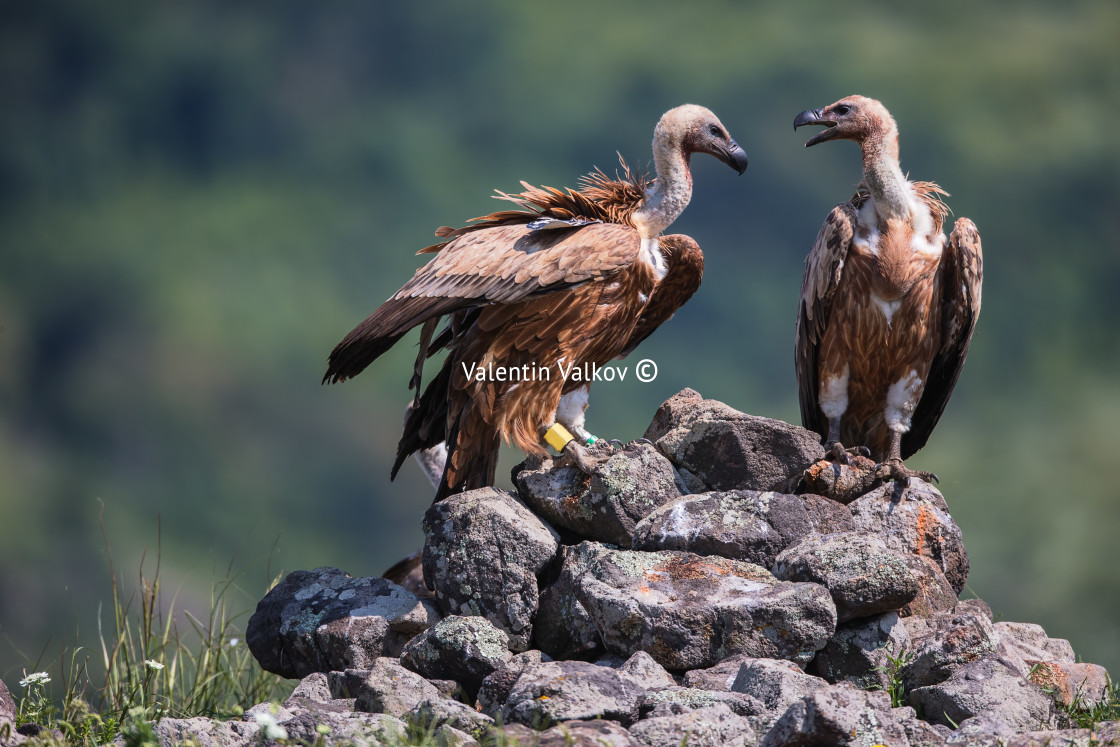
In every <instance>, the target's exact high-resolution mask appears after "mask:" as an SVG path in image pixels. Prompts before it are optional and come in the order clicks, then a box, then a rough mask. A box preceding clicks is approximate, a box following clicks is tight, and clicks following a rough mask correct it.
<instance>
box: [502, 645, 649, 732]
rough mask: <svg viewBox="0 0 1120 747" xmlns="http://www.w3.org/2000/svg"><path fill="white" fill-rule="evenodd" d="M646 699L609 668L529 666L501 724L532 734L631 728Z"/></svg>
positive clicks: (555, 664) (560, 664)
mask: <svg viewBox="0 0 1120 747" xmlns="http://www.w3.org/2000/svg"><path fill="white" fill-rule="evenodd" d="M644 694H645V690H644V689H643V688H641V687H640V686H638V685H637V684H635V682H634V681H633V680H632V679H631V678H630V677H626V676H624V675H622V674H619V672H618V671H617V670H615V669H611V668H610V667H600V666H596V665H594V664H591V663H589V662H585V661H554V662H542V663H540V664H530V665H528V666H526V667H525V668H524V669H523V670H522V672H521V675H520V676H519V677H518V678H517V681H516V682H514V685H513V688H512V689H511V690H510V693H509V697H508V698H507V699H506V702H505V705H504V706H502V711H501V713H502V721H503V722H505V723H509V722H516V723H519V724H525V725H526V726H531V727H533V728H535V729H540V728H544V727H547V726H550V725H553V724H558V723H561V722H563V721H580V720H584V719H598V718H601V719H608V720H610V721H618V722H620V723H622V724H623V725H629V724H631V723H633V722H634V721H636V720H637V718H638V702H639V701H640V700H641V697H642V696H643V695H644Z"/></svg>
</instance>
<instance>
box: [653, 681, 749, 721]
mask: <svg viewBox="0 0 1120 747" xmlns="http://www.w3.org/2000/svg"><path fill="white" fill-rule="evenodd" d="M715 705H723V706H726V707H728V708H730V709H731V711H732V712H733V713H735V714H736V715H739V716H757V715H759V714H761V713H763V712H765V706H763V704H762V703H760V702H759V701H758V700H757V699H756V698H754V697H752V696H750V695H747V694H746V693H734V692H730V691H728V690H700V689H697V688H694V687H667V688H664V689H662V690H657V691H656V692H650V693H646V694H645V696H644V697H643V698H642V700H641V702H640V703H639V704H638V711H639V713H640V714H641V716H642V718H645V717H647V716H650V715H654V716H661V715H666V714H680V713H688V712H690V711H698V710H701V709H704V708H710V707H712V706H715Z"/></svg>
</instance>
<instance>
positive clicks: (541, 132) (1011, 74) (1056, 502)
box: [0, 0, 1120, 685]
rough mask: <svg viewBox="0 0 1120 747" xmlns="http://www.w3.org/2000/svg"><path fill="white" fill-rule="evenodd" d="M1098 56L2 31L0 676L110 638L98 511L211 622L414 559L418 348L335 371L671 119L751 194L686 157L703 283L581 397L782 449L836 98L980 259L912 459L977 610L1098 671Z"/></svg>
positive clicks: (364, 16) (564, 38)
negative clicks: (703, 119)
mask: <svg viewBox="0 0 1120 747" xmlns="http://www.w3.org/2000/svg"><path fill="white" fill-rule="evenodd" d="M1118 40H1120V4H1117V3H1115V2H1111V1H1102V2H1096V3H1079V2H1066V3H1060V4H1058V3H1043V2H1035V3H1029V2H1016V3H972V2H942V3H936V4H921V5H919V4H900V3H887V2H846V3H823V2H822V3H785V2H781V3H778V2H775V3H750V4H747V3H732V2H722V3H721V2H703V1H701V2H693V3H655V2H648V1H647V2H594V3H592V2H582V1H572V0H569V2H566V3H552V4H544V3H525V2H513V1H512V0H506V1H494V2H484V3H457V2H452V1H451V0H429V1H428V2H424V3H414V4H408V3H392V4H390V3H308V2H271V3H236V4H234V3H223V2H217V0H214V1H212V2H194V3H174V4H173V3H150V2H140V1H139V0H132V1H128V2H116V3H78V2H73V3H59V2H15V1H14V0H13V1H8V2H3V3H2V4H0V325H2V326H0V635H2V636H3V638H4V639H5V642H4V643H3V645H0V675H2V676H3V677H4V678H5V679H6V681H7V682H8V683H9V685H11V684H13V678H14V677H15V676H16V675H17V674H18V673H19V669H20V667H21V666H22V665H23V663H24V658H23V657H24V656H29V657H31V658H32V659H35V658H36V657H37V656H39V655H40V654H41V653H43V652H45V655H46V656H48V657H49V656H51V655H53V654H54V653H55V652H56V651H57V650H60V649H61V647H62V645H63V644H64V643H66V642H68V641H71V642H72V641H73V639H74V636H75V630H77V631H79V632H78V634H77V636H78V642H79V643H83V644H85V645H90V644H92V642H93V641H94V640H95V637H96V630H97V628H96V625H97V618H98V605H99V604H100V603H103V602H107V601H108V599H109V594H110V592H109V584H108V574H107V571H106V564H107V557H106V551H105V548H104V545H103V543H102V538H101V531H100V529H99V526H98V516H99V511H100V510H101V507H102V506H103V507H104V524H105V531H106V534H107V536H108V540H109V543H110V544H111V546H112V551H113V556H114V560H115V562H116V565H117V568H118V570H120V571H122V572H124V573H125V577H126V581H127V582H128V583H134V582H135V580H136V569H137V568H138V567H139V563H140V559H141V557H142V556H143V554H144V553H145V551H146V552H147V560H146V563H147V568H148V569H149V570H150V569H151V568H152V567H153V564H154V559H155V558H156V556H157V554H158V556H159V558H160V560H161V562H162V574H163V577H164V588H165V589H169V590H170V591H172V592H177V593H178V604H179V605H180V606H186V607H188V608H191V609H195V610H196V611H199V612H204V610H205V607H206V605H207V603H208V593H209V585H210V582H211V580H212V579H213V578H214V577H215V575H218V576H220V575H222V574H223V573H224V572H225V569H226V567H227V566H229V565H231V564H232V565H233V567H235V568H236V569H238V570H240V571H243V572H244V575H243V577H242V579H241V584H242V586H243V588H244V589H245V594H246V601H245V604H246V608H249V607H251V605H252V604H253V603H255V601H256V599H258V598H259V596H260V595H261V594H262V593H263V590H264V588H265V585H266V583H267V582H268V581H269V580H270V579H271V578H272V577H274V576H275V575H276V574H277V573H278V572H279V571H280V570H285V571H290V570H294V569H298V568H311V567H315V566H320V565H334V566H338V567H341V568H344V569H346V570H347V571H349V572H350V573H352V574H355V575H369V574H375V573H380V572H381V571H382V570H384V569H385V568H386V567H387V566H389V565H390V564H391V563H393V562H394V561H396V560H397V559H399V558H400V557H402V556H403V555H405V554H406V553H408V552H410V551H412V550H414V549H416V548H417V547H419V546H420V544H421V542H422V535H421V532H420V527H419V525H420V517H421V515H422V514H423V511H424V509H425V508H426V506H427V504H428V502H429V500H430V497H431V494H432V490H431V488H430V487H429V486H428V485H427V483H426V481H424V479H423V478H422V476H421V475H420V473H419V470H418V469H417V468H416V467H415V465H413V464H406V465H405V468H404V469H403V470H402V473H401V476H400V477H399V478H398V480H397V481H396V482H395V483H390V482H389V479H388V470H389V465H390V464H391V461H392V456H393V451H394V447H395V443H396V439H397V436H398V435H399V424H400V416H401V412H402V409H403V407H404V404H405V402H406V401H407V399H408V393H407V391H406V389H405V384H406V382H407V380H408V376H409V371H410V365H411V361H412V356H413V348H412V344H413V343H414V342H415V338H414V337H410V338H408V340H407V344H405V343H402V344H401V345H400V346H399V350H394V351H393V352H392V353H391V354H390V355H387V356H386V357H385V358H384V359H383V360H380V361H378V362H377V364H376V365H374V366H373V367H372V368H371V369H370V370H368V371H367V372H366V373H365V374H363V375H362V376H361V377H359V378H358V379H356V380H354V381H352V382H349V383H347V384H345V385H342V386H335V387H322V386H320V385H319V380H320V377H321V376H322V373H323V371H324V366H325V362H326V356H327V353H328V352H329V351H330V349H331V348H332V347H333V345H334V344H335V343H336V342H337V341H338V340H339V339H340V338H341V337H342V336H343V335H344V334H345V333H346V332H347V331H349V330H350V328H351V327H352V326H353V325H354V324H356V323H357V322H358V321H360V320H361V319H363V318H364V317H365V316H366V315H367V314H368V313H369V312H370V311H372V310H373V309H374V308H375V307H376V306H377V305H378V304H379V303H380V302H381V301H382V300H383V299H384V298H386V297H387V296H388V295H389V294H390V293H392V292H393V291H394V290H395V289H396V288H397V287H398V286H399V285H400V284H402V283H403V282H404V281H405V280H406V279H407V278H408V277H410V275H411V273H412V271H413V269H414V268H415V267H416V266H418V265H419V263H420V262H421V261H422V259H421V258H417V257H415V256H414V255H413V253H414V252H415V250H417V249H419V248H420V247H423V246H427V245H428V244H430V243H432V242H433V241H434V240H435V239H434V238H433V231H434V230H435V228H436V227H438V226H440V225H443V224H450V225H458V224H461V223H462V222H463V221H464V220H465V219H467V218H470V217H472V216H475V215H480V214H483V213H486V212H489V211H490V210H492V209H494V208H496V207H497V206H498V203H495V202H494V201H493V200H491V199H490V196H489V195H490V194H491V190H492V189H494V188H499V189H504V190H513V189H517V187H518V182H519V180H521V179H526V180H529V181H531V182H533V183H536V184H550V185H555V186H564V185H574V184H575V182H576V180H577V178H578V177H579V176H580V175H581V174H583V173H585V172H586V171H588V170H590V169H591V168H592V167H593V166H596V165H597V166H600V167H603V168H604V169H606V170H607V171H612V170H613V169H614V166H615V158H616V157H615V151H616V150H618V151H621V153H622V154H623V155H624V156H626V157H627V159H628V160H629V161H630V162H631V163H635V164H639V165H642V166H646V165H648V164H649V161H650V150H649V143H650V139H651V134H652V130H653V125H654V123H655V121H656V120H657V117H658V116H659V115H660V114H661V113H662V112H663V111H665V110H666V109H668V108H670V107H672V106H675V105H677V104H680V103H685V102H694V103H701V104H704V105H706V106H708V107H710V108H711V109H713V110H714V111H715V112H716V113H717V114H718V115H719V116H720V117H721V119H722V120H723V122H724V124H726V125H727V126H728V128H729V129H730V130H731V132H732V134H733V135H734V136H735V137H736V138H737V139H738V140H739V142H740V143H742V144H743V145H744V147H745V148H746V150H747V151H748V153H749V154H750V157H751V166H750V169H749V170H748V171H747V173H746V174H745V175H744V176H742V177H735V175H734V174H733V173H731V172H730V171H729V170H728V169H727V168H726V167H725V166H723V165H722V164H719V163H717V162H716V161H715V160H714V159H710V158H704V157H697V158H696V159H695V163H694V166H695V178H696V192H695V196H694V198H693V203H692V205H691V206H690V207H689V209H688V210H687V211H686V212H685V214H684V216H683V217H682V218H681V219H680V220H679V221H678V222H677V224H676V226H675V227H674V230H679V231H681V232H684V233H688V234H691V235H692V236H693V237H695V238H696V239H697V240H698V241H699V242H700V244H701V246H702V247H703V248H704V250H705V252H706V255H707V277H706V279H705V282H704V287H703V289H702V290H701V292H700V293H699V294H698V295H697V296H696V297H695V298H694V299H693V300H692V302H691V303H690V304H689V305H688V306H687V307H685V308H684V309H683V310H682V311H681V312H680V313H679V314H678V315H677V317H676V318H675V319H674V320H673V321H672V322H671V323H670V324H668V325H666V326H665V327H664V328H663V329H662V330H661V331H659V332H658V333H657V334H656V335H655V336H654V337H653V338H651V339H650V340H649V341H648V342H647V343H646V344H645V345H644V346H643V348H642V350H641V351H640V353H639V355H637V356H636V358H640V357H648V358H652V359H654V360H656V361H657V362H658V364H659V366H660V372H661V373H660V376H659V378H658V379H657V380H656V381H655V382H653V383H650V384H640V383H636V382H633V381H629V382H627V383H624V384H617V383H616V384H600V385H598V386H597V387H596V388H595V390H594V391H593V393H592V404H593V407H592V409H591V411H590V417H589V426H590V427H591V429H592V430H593V431H594V432H596V433H598V434H600V435H603V436H607V437H621V438H624V439H625V438H634V437H636V436H638V435H640V434H641V433H642V431H643V430H644V428H645V426H646V424H647V423H648V422H649V419H650V417H651V416H652V414H653V412H654V410H655V409H656V408H657V406H658V404H659V403H660V402H661V401H663V400H664V399H666V398H667V397H669V396H670V395H672V394H673V393H674V392H676V391H677V390H679V389H680V388H682V387H684V386H691V387H693V388H695V389H698V390H699V391H700V392H702V393H703V394H704V395H706V396H708V397H714V398H718V399H721V400H723V401H726V402H728V403H729V404H731V405H733V406H735V407H737V408H739V409H741V410H744V411H747V412H750V413H755V414H759V415H767V416H772V417H778V418H784V419H787V420H793V421H795V422H796V421H797V419H798V410H797V396H796V385H795V382H794V374H793V365H792V356H793V331H794V312H795V308H796V303H797V297H798V289H799V285H800V280H801V269H802V262H803V259H804V256H805V254H806V252H807V251H808V249H809V247H810V245H811V243H812V241H813V238H814V236H815V235H816V231H817V228H818V227H819V225H820V223H821V221H822V220H823V218H824V216H825V215H826V213H827V212H828V210H829V209H830V208H831V207H832V205H834V204H835V203H836V202H839V201H840V200H842V199H846V198H847V197H848V196H849V195H850V193H851V192H852V189H853V187H854V185H855V183H856V182H857V181H858V179H859V176H860V172H859V168H860V160H859V154H858V150H857V148H856V147H855V146H854V145H852V144H851V143H839V144H829V145H826V146H822V147H818V148H814V149H811V150H805V149H804V148H803V147H802V144H803V142H804V141H805V139H806V138H807V137H808V135H806V134H804V133H802V132H798V133H796V134H795V133H794V132H793V131H792V128H791V122H792V120H793V116H794V115H795V114H796V113H797V112H799V111H801V110H802V109H806V108H810V107H817V106H822V105H825V104H828V103H831V102H832V101H834V100H836V99H838V98H840V97H842V96H845V95H847V94H851V93H862V94H865V95H869V96H873V97H876V98H879V99H881V100H882V101H883V102H884V103H885V104H886V105H887V106H888V107H889V108H890V110H891V111H892V113H893V114H894V115H895V117H896V119H897V120H898V123H899V127H900V130H901V133H902V160H903V168H904V169H905V170H908V171H909V172H910V173H911V175H912V176H913V177H914V178H918V179H932V180H935V181H938V182H939V183H940V184H941V185H942V186H943V187H944V188H945V189H947V190H948V191H949V192H950V193H952V197H951V198H950V200H949V204H950V205H951V207H952V208H953V210H954V212H955V214H956V215H958V216H968V217H970V218H972V219H973V220H974V221H975V222H976V223H977V225H978V226H979V228H980V232H981V235H982V237H983V243H984V249H985V252H986V257H985V259H986V262H985V270H986V277H985V288H984V311H983V314H982V315H981V320H980V326H979V329H978V330H977V333H976V337H975V339H974V341H973V346H972V353H971V356H970V359H969V363H968V365H967V366H966V368H965V371H964V374H963V376H962V379H961V382H960V384H959V386H958V387H957V391H956V395H955V397H954V399H953V401H952V403H951V404H950V406H949V408H948V411H947V412H946V414H945V416H944V418H943V419H942V423H941V425H940V426H939V428H938V430H937V431H936V432H935V433H934V436H933V438H932V439H931V441H930V443H929V445H928V446H927V448H926V449H925V450H924V451H922V452H921V453H920V454H919V455H918V456H917V457H915V458H914V459H913V460H912V461H911V466H914V467H916V468H921V469H930V470H934V471H936V472H937V473H938V474H939V475H940V476H941V478H942V485H941V487H942V490H943V492H944V493H945V495H946V498H947V499H948V501H949V503H950V506H951V508H952V511H953V515H954V517H955V518H956V519H957V521H958V522H959V523H960V525H961V527H962V528H963V530H964V536H965V541H966V543H967V547H968V550H969V553H970V555H971V558H972V575H971V579H970V589H971V590H972V592H974V593H975V594H976V595H979V596H981V597H983V598H984V599H986V600H987V601H988V602H990V604H991V606H992V608H993V609H994V610H995V612H996V613H997V614H999V615H1001V616H1002V619H1005V620H1016V621H1029V622H1036V623H1040V624H1042V625H1043V626H1045V628H1046V629H1047V631H1048V632H1049V633H1050V634H1051V635H1053V636H1060V637H1067V638H1069V639H1071V640H1072V642H1073V644H1074V647H1075V649H1076V651H1077V652H1078V653H1079V654H1080V655H1081V656H1082V657H1083V658H1085V659H1086V660H1089V661H1095V662H1098V663H1102V664H1104V665H1106V666H1108V667H1110V668H1111V669H1112V670H1113V671H1114V672H1116V671H1118V665H1120V621H1118V618H1120V571H1118V569H1117V565H1118V564H1117V552H1116V546H1117V536H1118V532H1120V500H1117V492H1118V490H1117V487H1116V486H1117V479H1116V474H1117V473H1116V470H1115V467H1114V465H1115V464H1116V461H1117V449H1118V447H1120V437H1118V436H1117V423H1118V422H1120V380H1118V377H1117V371H1118V370H1120V334H1118V333H1117V329H1116V325H1117V321H1118V315H1120V314H1118V312H1120V242H1118V239H1117V235H1118V233H1117V230H1116V227H1117V216H1118V215H1120V145H1118V138H1117V135H1116V131H1117V122H1118V121H1120V52H1118V51H1117V50H1118V49H1120V45H1118ZM636 358H635V360H636ZM631 362H633V361H631ZM515 461H516V455H514V454H512V453H511V454H508V455H506V457H505V459H504V464H506V465H509V464H513V463H514V462H515ZM504 469H505V468H504V467H503V470H504ZM506 482H507V484H508V480H507V481H506ZM160 526H162V530H161V529H160ZM105 622H106V623H108V622H109V621H108V620H106V621H105Z"/></svg>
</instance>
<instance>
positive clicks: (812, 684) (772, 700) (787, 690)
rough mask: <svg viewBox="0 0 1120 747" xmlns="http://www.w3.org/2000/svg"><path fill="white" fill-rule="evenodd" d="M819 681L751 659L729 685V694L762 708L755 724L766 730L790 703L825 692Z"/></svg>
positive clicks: (770, 661)
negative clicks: (815, 693)
mask: <svg viewBox="0 0 1120 747" xmlns="http://www.w3.org/2000/svg"><path fill="white" fill-rule="evenodd" d="M827 687H828V683H827V682H825V681H824V680H822V679H821V678H820V677H814V676H812V675H809V674H805V673H804V672H802V671H801V670H800V669H799V668H798V667H797V666H796V665H794V664H792V663H790V662H788V661H782V660H777V659H754V660H753V661H749V662H744V663H743V665H742V666H741V667H740V668H739V673H738V674H737V675H736V676H735V681H734V682H732V683H731V691H732V692H735V693H743V694H744V695H749V696H751V697H752V698H754V699H756V700H757V701H758V702H760V703H761V704H762V707H763V711H762V712H760V713H758V714H755V715H757V716H759V723H760V725H761V727H762V728H763V729H766V728H769V727H770V726H771V725H772V724H773V723H774V722H775V721H777V720H778V718H779V717H781V715H782V714H784V713H785V712H786V709H788V708H789V707H790V706H791V705H792V704H793V703H794V702H796V701H798V700H800V699H801V698H803V697H804V696H806V695H808V694H810V693H813V692H816V691H817V690H820V689H822V688H827Z"/></svg>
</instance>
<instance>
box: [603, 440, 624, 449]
mask: <svg viewBox="0 0 1120 747" xmlns="http://www.w3.org/2000/svg"><path fill="white" fill-rule="evenodd" d="M607 443H608V444H610V445H611V446H613V447H615V448H616V449H621V448H624V447H625V446H626V444H624V443H622V440H621V439H618V438H612V439H611V440H610V441H607Z"/></svg>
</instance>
